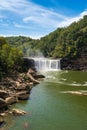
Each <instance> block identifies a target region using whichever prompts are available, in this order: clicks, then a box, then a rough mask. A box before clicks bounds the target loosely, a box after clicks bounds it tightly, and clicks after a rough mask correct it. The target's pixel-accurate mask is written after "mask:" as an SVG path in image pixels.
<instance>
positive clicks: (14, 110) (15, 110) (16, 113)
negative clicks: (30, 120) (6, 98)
mask: <svg viewBox="0 0 87 130" xmlns="http://www.w3.org/2000/svg"><path fill="white" fill-rule="evenodd" d="M12 114H13V115H25V114H27V112H25V111H23V110H19V109H12Z"/></svg>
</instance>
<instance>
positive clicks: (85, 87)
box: [4, 71, 87, 130]
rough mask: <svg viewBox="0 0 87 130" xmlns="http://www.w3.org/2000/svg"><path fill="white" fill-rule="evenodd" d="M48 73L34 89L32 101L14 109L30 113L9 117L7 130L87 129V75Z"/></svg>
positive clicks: (31, 95) (67, 72) (85, 73)
mask: <svg viewBox="0 0 87 130" xmlns="http://www.w3.org/2000/svg"><path fill="white" fill-rule="evenodd" d="M44 74H45V75H46V78H45V79H44V81H41V83H40V84H39V85H37V86H35V87H34V88H33V89H32V91H31V94H30V99H29V100H28V101H23V102H20V103H18V104H15V106H14V107H15V108H18V109H22V110H25V111H27V112H28V114H27V115H25V116H18V117H12V116H9V117H8V118H7V124H6V125H5V126H4V130H87V96H86V95H83V94H84V92H87V72H80V71H73V72H72V71H58V72H48V73H44ZM72 92H73V93H72ZM74 92H81V93H82V94H76V93H74Z"/></svg>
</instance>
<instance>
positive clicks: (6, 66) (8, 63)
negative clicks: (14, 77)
mask: <svg viewBox="0 0 87 130" xmlns="http://www.w3.org/2000/svg"><path fill="white" fill-rule="evenodd" d="M0 43H1V48H0V72H1V71H4V72H9V71H14V70H15V69H16V70H19V69H20V67H21V64H22V57H23V54H22V51H20V50H19V49H17V48H13V47H11V46H10V45H9V44H7V42H6V40H5V38H2V37H0Z"/></svg>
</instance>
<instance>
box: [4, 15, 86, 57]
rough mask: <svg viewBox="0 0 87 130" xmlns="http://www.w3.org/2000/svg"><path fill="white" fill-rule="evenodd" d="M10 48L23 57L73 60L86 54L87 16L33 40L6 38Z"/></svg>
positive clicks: (20, 37) (22, 37) (21, 37)
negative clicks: (15, 48) (15, 49)
mask: <svg viewBox="0 0 87 130" xmlns="http://www.w3.org/2000/svg"><path fill="white" fill-rule="evenodd" d="M6 40H7V41H8V42H9V43H10V45H11V46H15V47H17V48H19V49H21V50H22V51H23V54H24V55H25V56H30V55H35V54H36V53H38V52H41V53H43V55H44V56H45V57H52V58H63V57H68V58H74V57H81V55H82V54H86V53H87V15H85V16H84V17H83V19H80V20H79V21H78V22H74V23H72V24H71V25H70V26H68V27H65V28H58V29H56V30H55V31H54V32H52V33H50V34H48V35H46V36H45V37H42V38H40V39H37V40H34V39H32V38H29V37H24V36H19V37H7V38H6Z"/></svg>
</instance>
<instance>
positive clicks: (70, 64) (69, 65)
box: [61, 56, 87, 71]
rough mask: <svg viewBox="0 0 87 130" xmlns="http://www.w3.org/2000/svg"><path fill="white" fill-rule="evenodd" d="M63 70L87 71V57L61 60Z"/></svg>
mask: <svg viewBox="0 0 87 130" xmlns="http://www.w3.org/2000/svg"><path fill="white" fill-rule="evenodd" d="M61 69H62V70H82V71H87V57H86V56H85V57H80V58H72V59H70V58H63V59H61Z"/></svg>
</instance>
